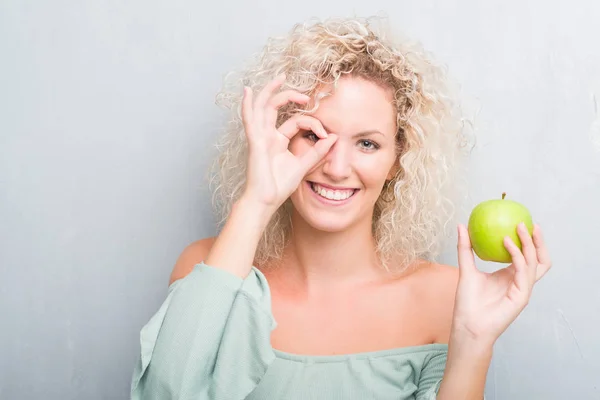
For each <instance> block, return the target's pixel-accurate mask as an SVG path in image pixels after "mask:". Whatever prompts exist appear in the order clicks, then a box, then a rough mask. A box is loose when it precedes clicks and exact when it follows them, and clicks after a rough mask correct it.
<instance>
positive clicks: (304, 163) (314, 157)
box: [300, 133, 338, 174]
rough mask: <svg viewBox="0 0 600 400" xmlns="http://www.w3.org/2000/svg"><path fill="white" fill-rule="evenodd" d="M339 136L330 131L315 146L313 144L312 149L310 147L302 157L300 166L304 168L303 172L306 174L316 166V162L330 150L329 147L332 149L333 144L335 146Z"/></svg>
mask: <svg viewBox="0 0 600 400" xmlns="http://www.w3.org/2000/svg"><path fill="white" fill-rule="evenodd" d="M337 138H338V137H337V135H335V134H333V133H330V134H329V135H327V137H326V138H324V139H319V140H318V141H317V142H316V143H315V144H314V146H311V147H310V149H308V150H307V151H306V153H304V154H303V155H302V156H301V157H300V168H301V170H302V171H301V172H302V174H306V173H307V172H308V171H310V169H311V168H312V167H314V166H315V164H317V163H318V162H319V161H321V159H322V158H323V157H325V154H327V152H329V149H331V146H333V144H334V143H335V142H336V140H337Z"/></svg>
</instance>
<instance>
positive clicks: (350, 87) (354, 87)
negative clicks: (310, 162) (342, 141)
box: [314, 77, 396, 137]
mask: <svg viewBox="0 0 600 400" xmlns="http://www.w3.org/2000/svg"><path fill="white" fill-rule="evenodd" d="M314 116H315V117H316V118H317V119H319V120H320V121H321V123H322V124H323V125H324V126H326V127H327V128H328V129H329V131H330V132H332V133H336V134H338V135H346V134H348V135H352V134H353V133H356V132H360V131H367V130H378V131H380V132H381V133H383V134H385V135H386V136H387V135H391V136H392V137H393V136H395V134H396V110H395V108H394V106H393V97H392V91H391V90H389V89H385V88H383V87H381V86H380V85H377V84H375V83H373V82H370V81H368V80H365V79H362V78H356V77H345V78H342V79H340V80H339V81H338V86H337V87H336V88H335V91H333V94H332V95H329V96H327V97H325V98H323V99H322V100H321V101H320V104H319V107H318V108H317V110H316V111H315V113H314Z"/></svg>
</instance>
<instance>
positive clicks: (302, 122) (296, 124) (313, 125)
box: [278, 115, 327, 143]
mask: <svg viewBox="0 0 600 400" xmlns="http://www.w3.org/2000/svg"><path fill="white" fill-rule="evenodd" d="M301 129H305V130H310V131H312V132H314V133H315V135H317V136H318V137H320V138H321V139H325V138H326V137H327V132H325V128H323V125H322V124H321V121H319V120H318V119H316V118H314V117H310V116H308V115H294V116H293V117H291V118H289V119H288V120H287V121H285V122H284V123H283V124H281V126H280V127H279V129H278V130H279V133H281V134H282V135H284V136H285V137H286V138H288V139H291V138H292V137H294V135H296V134H297V133H298V132H300V130H301ZM317 143H318V142H317Z"/></svg>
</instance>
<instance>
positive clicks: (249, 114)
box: [242, 87, 253, 137]
mask: <svg viewBox="0 0 600 400" xmlns="http://www.w3.org/2000/svg"><path fill="white" fill-rule="evenodd" d="M242 122H243V123H244V131H245V132H246V136H247V137H251V136H252V134H253V132H252V122H253V111H252V89H251V88H249V87H244V97H243V98H242Z"/></svg>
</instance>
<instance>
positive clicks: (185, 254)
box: [169, 237, 215, 285]
mask: <svg viewBox="0 0 600 400" xmlns="http://www.w3.org/2000/svg"><path fill="white" fill-rule="evenodd" d="M214 242H215V238H214V237H209V238H204V239H200V240H197V241H195V242H193V243H191V244H189V245H188V246H187V247H186V248H185V249H183V251H182V252H181V254H180V255H179V257H178V258H177V262H176V263H175V266H174V267H173V271H172V272H171V278H170V279H169V285H170V284H171V283H173V282H175V281H176V280H178V279H181V278H184V277H185V276H186V275H187V274H189V273H190V272H192V270H193V269H194V266H195V265H196V264H198V263H199V262H201V261H203V260H204V259H205V258H206V256H207V254H208V252H209V251H210V249H211V247H212V245H213V243H214Z"/></svg>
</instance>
